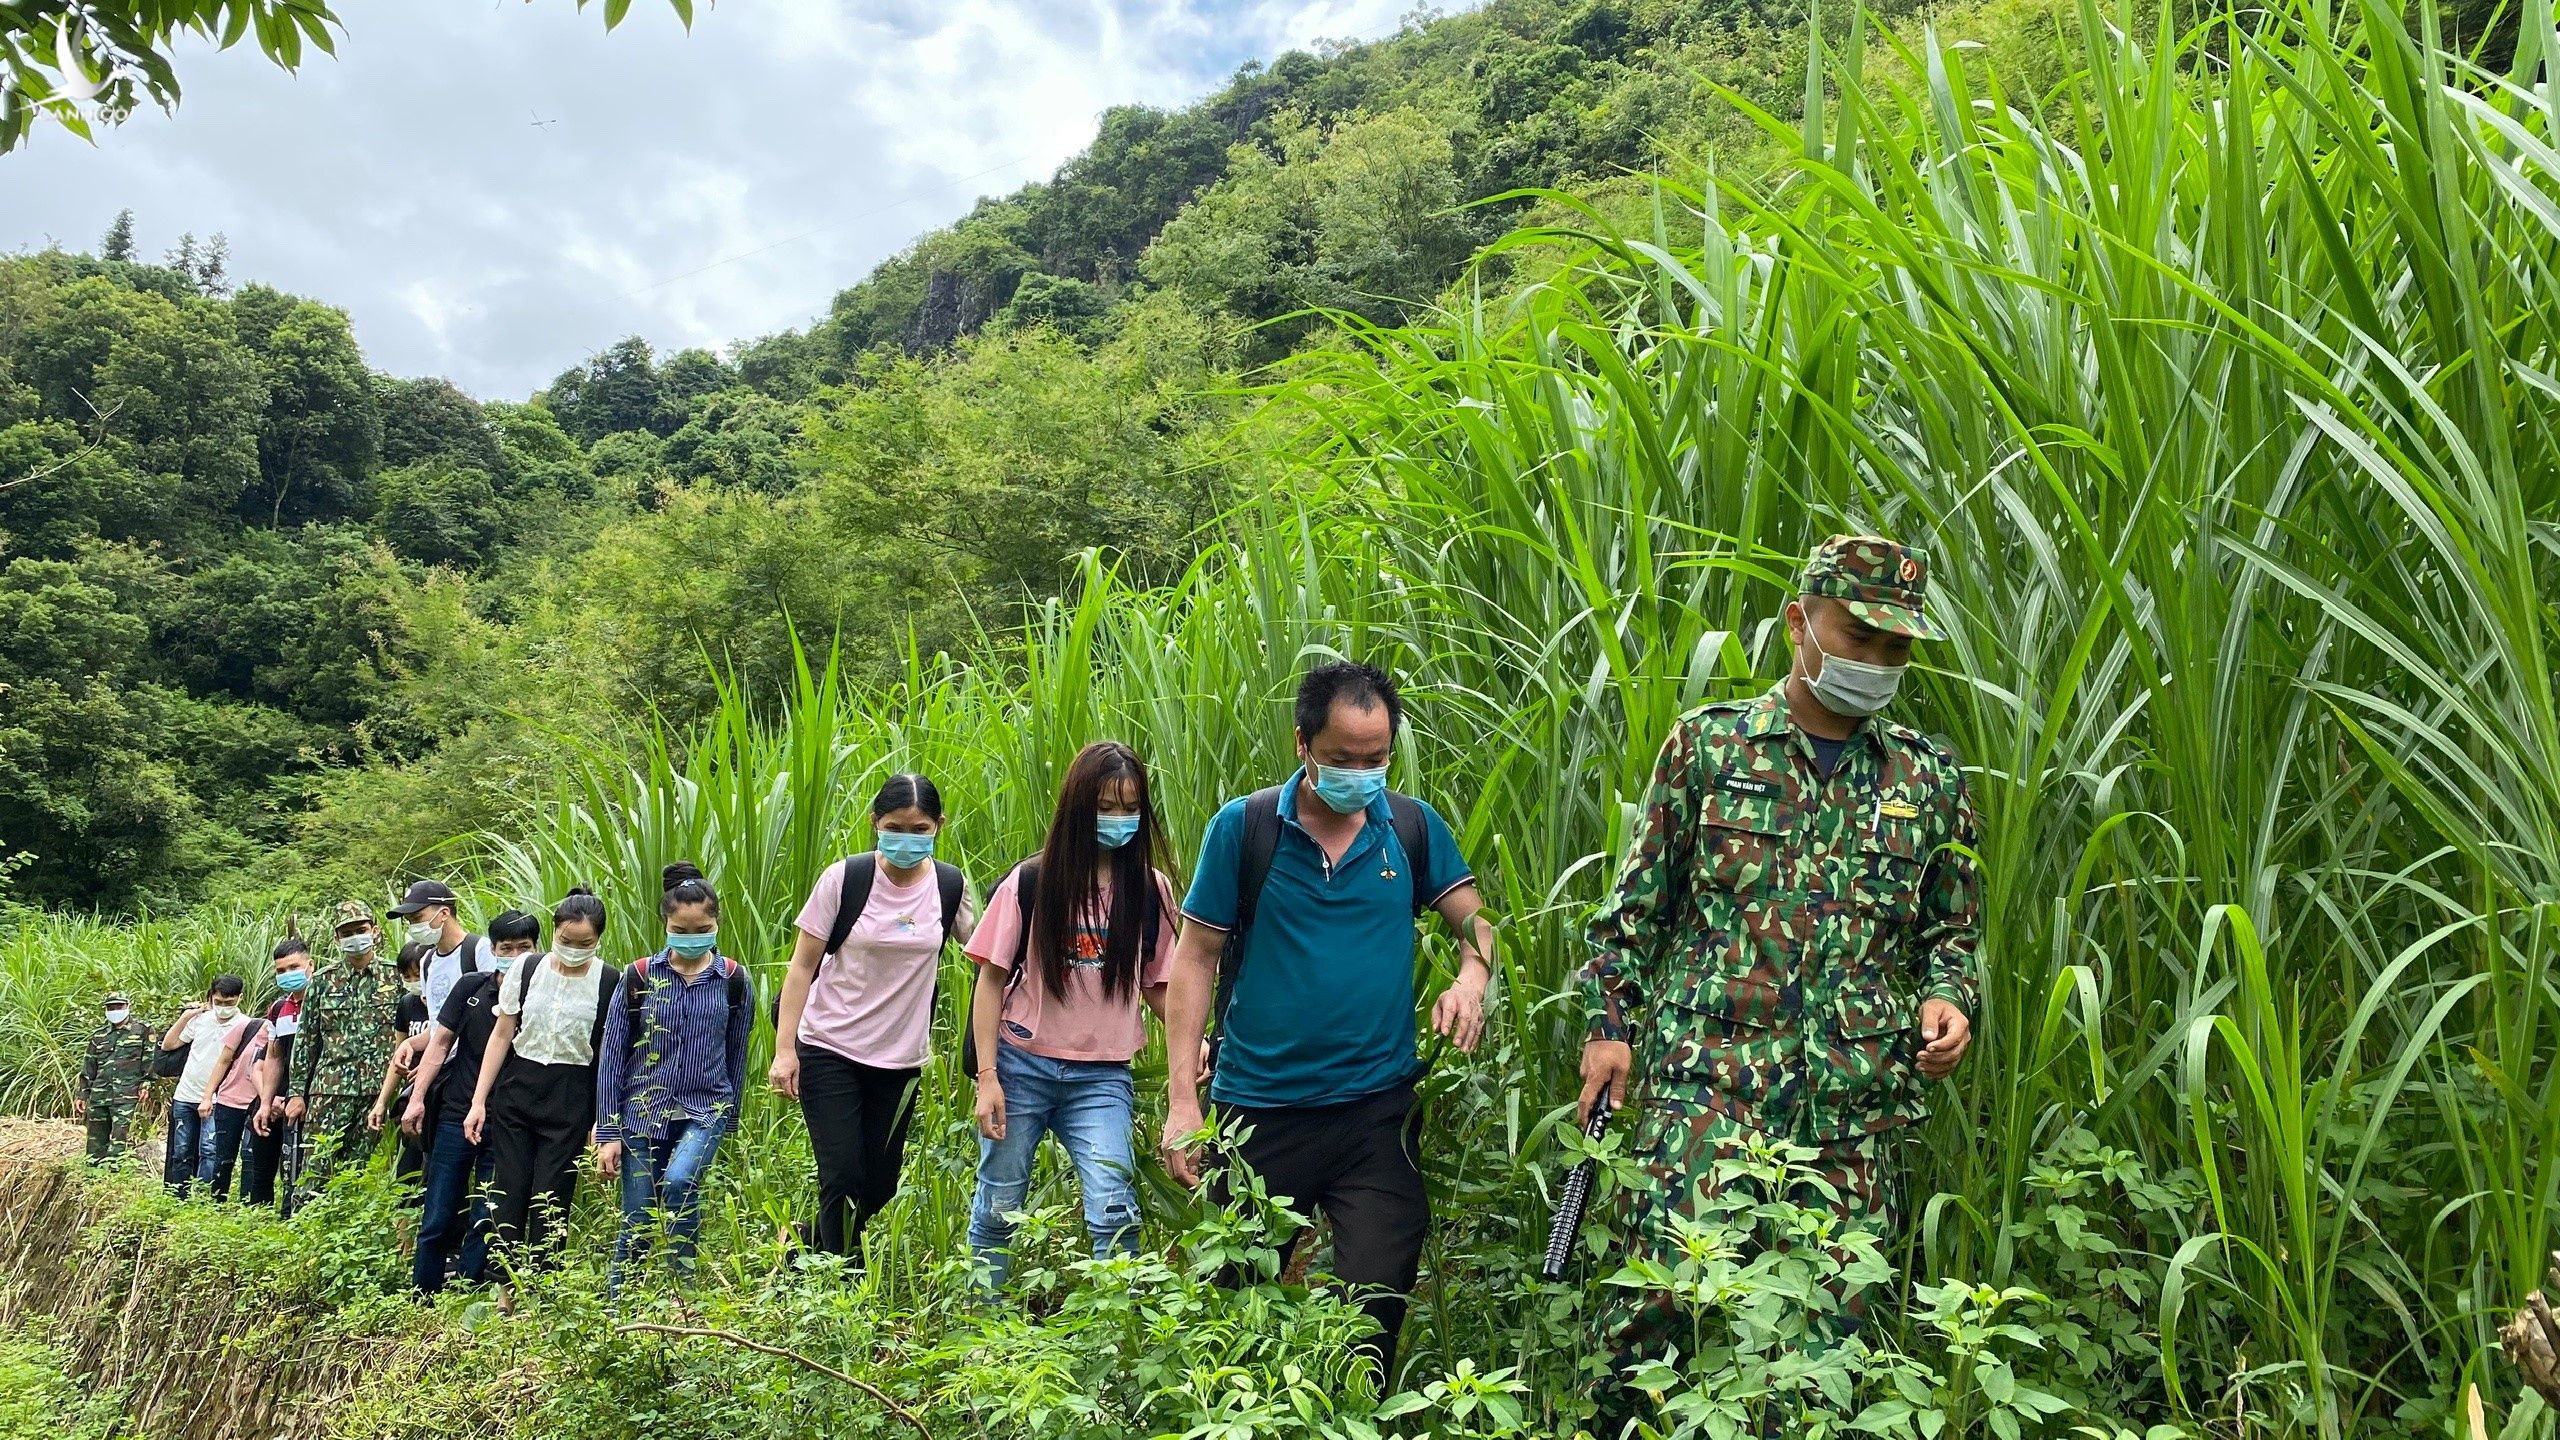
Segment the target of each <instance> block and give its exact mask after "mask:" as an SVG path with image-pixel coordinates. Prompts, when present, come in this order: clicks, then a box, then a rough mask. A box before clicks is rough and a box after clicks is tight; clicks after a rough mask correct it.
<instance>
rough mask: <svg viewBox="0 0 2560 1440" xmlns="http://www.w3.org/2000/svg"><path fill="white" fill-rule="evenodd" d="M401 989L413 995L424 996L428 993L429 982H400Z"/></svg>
mask: <svg viewBox="0 0 2560 1440" xmlns="http://www.w3.org/2000/svg"><path fill="white" fill-rule="evenodd" d="M400 988H401V989H402V990H405V991H407V992H408V993H409V994H412V995H424V994H426V993H427V982H426V981H424V980H403V981H401V982H400Z"/></svg>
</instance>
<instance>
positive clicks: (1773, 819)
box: [1697, 781, 1787, 894]
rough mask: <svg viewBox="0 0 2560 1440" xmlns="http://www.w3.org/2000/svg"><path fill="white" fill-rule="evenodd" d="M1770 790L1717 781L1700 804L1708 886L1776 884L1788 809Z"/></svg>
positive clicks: (1740, 888)
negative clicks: (1762, 791) (1747, 789)
mask: <svg viewBox="0 0 2560 1440" xmlns="http://www.w3.org/2000/svg"><path fill="white" fill-rule="evenodd" d="M1754 783H1756V784H1762V785H1768V786H1769V788H1768V791H1767V793H1759V792H1757V791H1746V790H1742V789H1733V788H1728V787H1727V786H1725V785H1721V784H1720V785H1717V786H1715V787H1714V788H1712V789H1710V790H1709V791H1708V792H1707V796H1706V800H1705V803H1703V804H1702V805H1700V806H1699V808H1698V859H1697V869H1698V877H1699V879H1700V880H1701V881H1702V882H1704V885H1705V886H1706V887H1711V888H1713V889H1716V890H1723V891H1728V892H1733V893H1740V894H1748V893H1750V892H1752V891H1756V890H1768V889H1773V888H1775V887H1777V886H1778V885H1779V884H1780V883H1781V881H1782V879H1783V877H1784V872H1785V859H1786V855H1785V851H1786V834H1787V814H1786V809H1785V807H1784V806H1783V805H1781V804H1780V803H1779V800H1778V794H1777V787H1776V786H1775V785H1773V784H1769V782H1766V781H1760V782H1754Z"/></svg>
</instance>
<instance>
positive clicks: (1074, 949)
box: [968, 741, 1174, 1288]
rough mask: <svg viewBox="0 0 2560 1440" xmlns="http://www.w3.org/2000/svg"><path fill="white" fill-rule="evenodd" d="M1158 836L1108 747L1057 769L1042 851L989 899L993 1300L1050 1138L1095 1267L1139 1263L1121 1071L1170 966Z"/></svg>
mask: <svg viewBox="0 0 2560 1440" xmlns="http://www.w3.org/2000/svg"><path fill="white" fill-rule="evenodd" d="M1163 852H1164V834H1163V830H1162V828H1161V827H1160V826H1159V825H1158V824H1157V822H1156V811H1155V803H1154V801H1153V799H1152V798H1151V797H1150V795H1149V793H1148V785H1147V767H1146V764H1145V762H1143V761H1141V760H1140V759H1139V758H1138V754H1137V752H1136V751H1134V750H1132V749H1130V748H1129V747H1128V746H1126V745H1122V744H1119V743H1117V742H1116V741H1101V742H1098V743H1096V744H1092V745H1088V746H1086V747H1085V748H1084V750H1083V751H1082V752H1081V753H1079V754H1078V755H1077V756H1076V758H1075V762H1074V763H1073V764H1071V765H1069V766H1068V767H1067V775H1066V779H1065V781H1064V782H1063V783H1062V784H1060V786H1059V787H1058V806H1057V809H1056V811H1055V812H1054V813H1053V814H1052V815H1051V816H1050V820H1049V838H1048V842H1047V843H1046V844H1045V845H1043V846H1042V847H1041V849H1040V853H1039V855H1038V856H1036V857H1034V858H1032V859H1029V860H1025V861H1024V862H1022V863H1021V864H1020V865H1018V866H1016V867H1014V871H1013V873H1012V874H1010V875H1008V876H1006V877H1005V879H1004V883H1003V884H1001V885H998V886H997V887H996V891H995V893H994V894H993V895H991V896H989V897H988V898H987V915H986V920H985V923H983V924H981V925H980V926H979V927H978V930H977V933H976V934H975V935H974V936H972V937H971V939H970V941H969V946H968V955H969V958H970V959H972V960H974V961H976V962H977V965H978V988H977V995H976V1003H975V1004H974V1005H973V1006H972V1007H971V1009H970V1016H969V1023H970V1032H971V1038H972V1039H973V1040H974V1041H975V1045H974V1047H973V1048H974V1050H975V1052H976V1053H975V1056H974V1065H975V1068H976V1070H977V1075H976V1080H977V1085H978V1104H977V1119H978V1135H979V1141H978V1193H977V1198H976V1201H975V1202H974V1203H973V1204H972V1205H971V1207H970V1211H969V1248H970V1249H971V1251H972V1252H974V1253H975V1255H976V1257H977V1260H978V1264H979V1266H980V1267H981V1269H980V1279H981V1282H982V1283H983V1284H985V1285H986V1286H988V1287H989V1288H994V1287H998V1286H1001V1285H1003V1283H1004V1280H1005V1276H1006V1274H1007V1273H1008V1272H1009V1270H1010V1269H1011V1264H1012V1250H1011V1247H1012V1242H1013V1225H1012V1222H1011V1221H1009V1220H1008V1219H1006V1218H1005V1217H1007V1216H1008V1215H1010V1214H1012V1213H1013V1212H1015V1211H1017V1210H1020V1209H1021V1208H1022V1200H1023V1195H1024V1193H1025V1192H1026V1191H1027V1190H1028V1189H1029V1188H1030V1183H1031V1162H1032V1160H1033V1159H1034V1158H1035V1157H1036V1156H1037V1155H1038V1154H1039V1151H1040V1140H1041V1137H1042V1136H1043V1135H1055V1136H1057V1137H1058V1143H1059V1144H1060V1145H1061V1146H1063V1147H1065V1149H1066V1152H1067V1158H1068V1159H1069V1160H1071V1161H1073V1162H1074V1163H1075V1167H1076V1179H1077V1182H1078V1183H1079V1185H1080V1186H1081V1187H1082V1188H1083V1190H1084V1218H1085V1228H1086V1230H1087V1231H1088V1232H1089V1233H1090V1235H1091V1236H1092V1239H1093V1253H1094V1256H1095V1257H1096V1258H1097V1259H1099V1258H1102V1257H1105V1256H1108V1255H1111V1254H1113V1253H1115V1252H1116V1253H1122V1254H1135V1253H1136V1252H1137V1248H1138V1188H1137V1168H1136V1167H1137V1159H1136V1154H1135V1150H1134V1147H1133V1145H1132V1144H1131V1140H1130V1126H1131V1124H1132V1122H1133V1120H1134V1118H1135V1115H1136V1110H1137V1090H1136V1087H1135V1086H1134V1084H1133V1083H1132V1082H1131V1079H1130V1075H1129V1061H1130V1058H1131V1057H1132V1056H1134V1055H1136V1054H1137V1053H1138V1049H1139V1047H1141V1046H1142V1045H1144V1044H1145V1043H1146V1038H1147V1029H1146V1016H1145V1013H1144V1012H1145V1011H1146V1010H1153V1011H1155V1012H1156V1018H1157V1020H1158V1021H1159V1022H1161V1021H1162V1020H1163V1018H1164V987H1165V981H1166V979H1167V977H1168V974H1169V967H1170V966H1171V964H1172V960H1173V915H1174V900H1173V882H1172V880H1171V879H1170V878H1169V877H1167V876H1166V874H1165V873H1164V872H1163V871H1162V870H1160V869H1158V868H1156V863H1155V862H1156V860H1157V857H1158V856H1160V855H1162V854H1163Z"/></svg>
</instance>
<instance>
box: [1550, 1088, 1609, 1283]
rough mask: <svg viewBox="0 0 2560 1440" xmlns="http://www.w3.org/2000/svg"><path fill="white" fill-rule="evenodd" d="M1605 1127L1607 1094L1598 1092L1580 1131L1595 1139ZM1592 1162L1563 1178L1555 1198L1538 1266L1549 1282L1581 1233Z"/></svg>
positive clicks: (1556, 1277) (1561, 1274) (1558, 1274)
mask: <svg viewBox="0 0 2560 1440" xmlns="http://www.w3.org/2000/svg"><path fill="white" fill-rule="evenodd" d="M1608 1128H1609V1094H1608V1092H1607V1091H1605V1090H1604V1091H1602V1092H1601V1093H1600V1095H1599V1097H1598V1098H1597V1099H1595V1100H1593V1101H1592V1102H1591V1118H1590V1120H1589V1121H1587V1122H1585V1123H1584V1125H1583V1127H1582V1133H1583V1134H1584V1135H1586V1136H1588V1137H1590V1138H1591V1139H1594V1140H1597V1139H1599V1138H1600V1137H1601V1135H1602V1134H1604V1133H1605V1132H1606V1131H1607V1130H1608ZM1598 1168H1599V1166H1598V1165H1597V1163H1596V1162H1594V1161H1590V1160H1585V1161H1583V1162H1581V1163H1580V1164H1578V1165H1576V1166H1574V1167H1573V1170H1572V1172H1571V1173H1570V1174H1568V1175H1566V1176H1565V1177H1564V1190H1563V1193H1561V1194H1559V1195H1558V1196H1557V1197H1556V1218H1555V1221H1554V1223H1553V1224H1551V1225H1549V1226H1548V1227H1547V1258H1546V1264H1545V1265H1544V1266H1543V1267H1541V1271H1540V1273H1541V1274H1543V1275H1544V1276H1545V1277H1546V1279H1547V1281H1548V1282H1549V1283H1551V1284H1552V1283H1553V1282H1555V1281H1558V1280H1562V1279H1563V1278H1564V1271H1565V1266H1566V1265H1567V1264H1569V1263H1570V1262H1571V1261H1572V1259H1573V1242H1574V1237H1575V1236H1577V1235H1579V1234H1581V1233H1582V1215H1583V1211H1584V1210H1585V1209H1587V1208H1588V1207H1589V1206H1590V1203H1591V1181H1592V1178H1593V1176H1594V1174H1595V1172H1596V1171H1597V1170H1598Z"/></svg>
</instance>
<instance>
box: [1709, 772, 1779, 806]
mask: <svg viewBox="0 0 2560 1440" xmlns="http://www.w3.org/2000/svg"><path fill="white" fill-rule="evenodd" d="M1716 788H1717V789H1719V790H1730V791H1732V792H1733V793H1734V794H1736V795H1749V796H1751V797H1753V798H1755V799H1760V800H1774V799H1776V798H1778V782H1777V781H1775V780H1761V779H1758V778H1755V777H1753V776H1750V775H1738V774H1735V773H1734V772H1732V771H1729V770H1728V771H1726V772H1725V773H1724V774H1722V775H1719V776H1717V777H1716Z"/></svg>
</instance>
